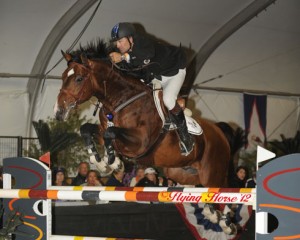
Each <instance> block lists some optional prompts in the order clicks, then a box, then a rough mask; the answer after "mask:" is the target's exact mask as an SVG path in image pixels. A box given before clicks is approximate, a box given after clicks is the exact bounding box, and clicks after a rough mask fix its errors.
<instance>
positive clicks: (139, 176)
mask: <svg viewBox="0 0 300 240" xmlns="http://www.w3.org/2000/svg"><path fill="white" fill-rule="evenodd" d="M143 177H145V169H144V167H142V166H139V167H137V169H136V170H135V177H133V178H132V179H131V182H130V187H134V186H135V185H136V184H137V183H138V182H139V180H141V179H142V178H143Z"/></svg>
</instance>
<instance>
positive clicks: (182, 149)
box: [179, 140, 195, 156]
mask: <svg viewBox="0 0 300 240" xmlns="http://www.w3.org/2000/svg"><path fill="white" fill-rule="evenodd" d="M179 145H180V152H181V155H183V156H188V155H189V154H190V153H191V152H192V151H193V150H194V145H195V143H194V142H193V144H192V147H191V149H190V150H188V149H187V147H186V145H185V144H184V142H182V141H181V140H180V144H179Z"/></svg>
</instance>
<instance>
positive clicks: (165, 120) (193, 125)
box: [152, 80, 203, 135]
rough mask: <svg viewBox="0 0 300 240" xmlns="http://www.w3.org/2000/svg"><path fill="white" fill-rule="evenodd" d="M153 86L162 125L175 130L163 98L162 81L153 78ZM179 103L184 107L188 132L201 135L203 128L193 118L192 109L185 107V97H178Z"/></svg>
mask: <svg viewBox="0 0 300 240" xmlns="http://www.w3.org/2000/svg"><path fill="white" fill-rule="evenodd" d="M152 88H153V99H154V102H155V107H156V109H157V112H158V114H159V116H160V118H161V120H162V127H163V128H164V129H167V130H175V129H176V125H174V124H173V123H172V122H171V120H170V118H169V117H168V115H169V114H168V111H167V109H166V107H165V106H164V104H163V100H162V86H161V83H160V81H158V80H153V81H152ZM177 102H178V104H179V105H180V106H181V107H182V108H183V109H184V116H185V120H186V124H187V128H188V132H189V133H190V134H193V135H201V134H202V133H203V130H202V128H201V126H200V125H199V124H198V122H197V121H196V120H195V119H193V118H192V111H191V110H190V109H188V108H185V103H184V100H183V99H177Z"/></svg>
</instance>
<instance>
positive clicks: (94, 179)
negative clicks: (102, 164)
mask: <svg viewBox="0 0 300 240" xmlns="http://www.w3.org/2000/svg"><path fill="white" fill-rule="evenodd" d="M81 186H92V187H95V186H102V184H101V183H100V181H99V174H98V172H97V171H96V170H90V171H88V173H87V175H86V182H85V183H83V184H81Z"/></svg>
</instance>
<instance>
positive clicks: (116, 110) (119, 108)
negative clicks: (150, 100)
mask: <svg viewBox="0 0 300 240" xmlns="http://www.w3.org/2000/svg"><path fill="white" fill-rule="evenodd" d="M146 94H147V92H146V91H145V92H141V93H139V94H137V95H135V96H133V97H131V98H129V99H128V100H127V101H126V102H124V103H122V104H120V105H119V106H118V107H116V108H115V110H114V112H115V113H118V112H119V111H120V110H122V109H123V108H125V107H126V106H128V105H129V104H130V103H132V102H134V101H135V100H137V99H139V98H140V97H143V96H144V95H146Z"/></svg>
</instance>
